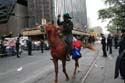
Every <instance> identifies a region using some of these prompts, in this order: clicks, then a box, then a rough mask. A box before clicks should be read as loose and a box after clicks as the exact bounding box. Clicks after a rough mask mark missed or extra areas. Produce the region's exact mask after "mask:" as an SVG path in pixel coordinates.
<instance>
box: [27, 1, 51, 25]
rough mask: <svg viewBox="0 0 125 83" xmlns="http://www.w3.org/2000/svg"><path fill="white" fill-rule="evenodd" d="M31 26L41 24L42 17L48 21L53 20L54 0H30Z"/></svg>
mask: <svg viewBox="0 0 125 83" xmlns="http://www.w3.org/2000/svg"><path fill="white" fill-rule="evenodd" d="M28 15H29V16H30V18H29V26H34V25H38V24H41V19H46V21H47V22H50V21H52V20H53V0H28Z"/></svg>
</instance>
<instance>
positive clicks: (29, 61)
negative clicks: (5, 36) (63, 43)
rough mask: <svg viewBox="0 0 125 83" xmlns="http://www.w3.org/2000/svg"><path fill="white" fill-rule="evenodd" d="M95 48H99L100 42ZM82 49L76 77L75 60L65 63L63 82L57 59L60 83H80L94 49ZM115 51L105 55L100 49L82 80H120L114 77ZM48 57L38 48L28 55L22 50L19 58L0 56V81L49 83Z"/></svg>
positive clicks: (114, 82) (50, 67) (51, 70)
mask: <svg viewBox="0 0 125 83" xmlns="http://www.w3.org/2000/svg"><path fill="white" fill-rule="evenodd" d="M97 48H98V49H100V48H101V47H100V44H99V45H98V46H97ZM81 52H82V58H81V59H80V60H79V63H80V68H79V70H80V72H78V73H77V75H76V79H72V74H73V69H74V61H73V60H72V61H70V62H67V66H66V67H67V72H68V74H69V77H70V81H65V76H64V74H63V72H62V66H61V62H60V61H59V83H80V82H81V80H82V79H83V77H84V76H85V74H86V72H87V71H88V69H89V67H90V65H91V62H92V61H93V60H94V58H95V57H96V55H97V51H91V50H88V49H82V51H81ZM116 54H117V50H113V54H112V56H111V57H108V58H104V57H102V52H101V51H100V52H99V56H98V58H97V61H96V64H95V65H94V68H93V69H92V71H91V72H90V74H89V75H88V77H87V79H86V80H85V82H84V83H118V82H119V83H122V81H121V80H114V79H113V75H114V65H115V59H116ZM50 58H51V56H50V51H47V50H46V51H45V52H44V53H43V54H42V53H41V52H40V51H33V56H27V52H23V54H22V56H21V58H16V56H12V57H5V58H0V66H1V67H0V83H52V82H53V80H54V67H53V63H52V61H51V60H50Z"/></svg>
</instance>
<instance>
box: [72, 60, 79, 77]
mask: <svg viewBox="0 0 125 83" xmlns="http://www.w3.org/2000/svg"><path fill="white" fill-rule="evenodd" d="M77 67H79V63H78V58H76V59H75V69H74V73H73V77H72V78H73V79H74V78H75V75H76V70H77Z"/></svg>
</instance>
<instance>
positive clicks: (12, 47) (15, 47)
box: [0, 36, 49, 58]
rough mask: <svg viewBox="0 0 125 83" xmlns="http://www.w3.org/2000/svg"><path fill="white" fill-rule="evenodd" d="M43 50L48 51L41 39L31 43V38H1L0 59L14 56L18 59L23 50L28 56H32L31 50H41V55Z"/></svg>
mask: <svg viewBox="0 0 125 83" xmlns="http://www.w3.org/2000/svg"><path fill="white" fill-rule="evenodd" d="M44 49H45V50H46V49H49V46H48V45H47V44H46V41H43V40H42V39H41V40H40V41H32V40H31V37H26V38H24V39H23V37H21V36H19V37H16V38H14V37H3V38H2V40H1V41H0V57H5V56H14V55H16V56H17V58H20V55H21V53H22V52H23V50H27V51H28V55H32V50H41V53H43V52H44Z"/></svg>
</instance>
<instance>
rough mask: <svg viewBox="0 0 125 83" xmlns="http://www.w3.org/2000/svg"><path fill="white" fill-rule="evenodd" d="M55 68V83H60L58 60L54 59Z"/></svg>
mask: <svg viewBox="0 0 125 83" xmlns="http://www.w3.org/2000/svg"><path fill="white" fill-rule="evenodd" d="M53 63H54V67H55V83H58V59H53Z"/></svg>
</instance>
